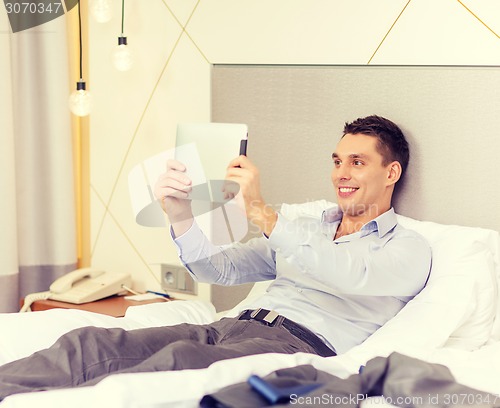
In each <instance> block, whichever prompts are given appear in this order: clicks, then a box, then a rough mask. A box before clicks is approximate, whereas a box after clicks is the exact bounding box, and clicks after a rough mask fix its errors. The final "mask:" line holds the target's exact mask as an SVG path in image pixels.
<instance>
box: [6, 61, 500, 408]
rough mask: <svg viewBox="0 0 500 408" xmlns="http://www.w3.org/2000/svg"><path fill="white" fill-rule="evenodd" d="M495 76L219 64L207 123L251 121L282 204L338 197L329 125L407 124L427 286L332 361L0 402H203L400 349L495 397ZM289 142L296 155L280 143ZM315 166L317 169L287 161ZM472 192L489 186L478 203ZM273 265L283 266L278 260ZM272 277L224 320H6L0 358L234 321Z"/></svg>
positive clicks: (187, 305)
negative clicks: (252, 379)
mask: <svg viewBox="0 0 500 408" xmlns="http://www.w3.org/2000/svg"><path fill="white" fill-rule="evenodd" d="M495 84H497V85H500V71H499V70H498V69H496V68H495V69H494V68H491V67H490V68H488V67H486V68H481V67H360V66H358V67H349V66H337V67H298V66H295V67H283V66H280V67H277V66H274V67H264V66H256V67H252V66H241V67H232V66H220V67H217V66H215V67H214V70H213V78H212V119H213V121H219V122H234V123H248V125H249V130H250V132H249V156H251V157H252V159H254V161H255V162H256V164H257V165H258V166H259V167H260V168H261V174H272V175H273V178H272V179H270V178H269V179H266V180H263V183H262V187H263V195H264V197H266V199H267V200H268V202H270V203H273V204H274V203H278V202H283V201H285V202H303V201H301V200H310V201H311V203H312V202H313V201H314V203H315V204H314V205H313V204H311V205H313V206H318V205H319V206H323V207H324V206H328V205H329V204H330V203H328V202H326V201H315V200H319V199H321V198H324V194H325V191H329V189H330V185H329V180H328V178H327V177H326V178H325V180H320V179H319V178H318V174H320V175H323V174H329V171H330V166H331V160H326V161H324V162H322V161H321V160H320V159H318V158H321V157H323V156H324V153H325V151H324V150H325V146H329V145H331V143H332V129H341V126H342V125H343V122H344V121H345V120H352V119H354V118H355V116H353V115H358V116H363V115H369V114H373V113H378V114H381V115H383V116H386V117H388V118H390V119H392V120H394V121H395V122H397V123H402V124H404V125H405V126H404V129H403V130H404V131H405V132H406V134H407V136H408V138H409V142H410V145H411V147H412V149H413V156H412V163H411V165H410V168H409V171H408V175H407V180H406V183H405V184H404V185H403V188H402V190H401V192H400V195H399V197H397V200H396V209H397V210H398V212H400V213H402V214H405V215H408V216H409V217H413V218H409V217H403V216H399V221H400V222H401V224H402V225H403V226H405V227H407V228H411V229H414V230H416V231H417V232H419V233H421V234H422V235H424V236H425V237H426V238H427V239H428V241H429V243H430V245H431V247H432V252H433V265H432V272H431V275H430V279H429V282H428V285H427V286H426V287H425V289H424V290H423V291H422V292H421V293H420V294H419V295H418V296H416V297H415V298H414V299H413V300H412V301H410V302H409V303H408V304H407V306H406V307H405V308H403V309H402V310H401V312H400V313H399V314H398V315H396V316H395V317H394V318H393V319H391V320H390V321H389V322H388V323H387V324H385V325H384V326H383V327H382V328H380V329H379V330H378V331H377V332H375V333H374V334H373V335H372V336H371V337H369V338H368V339H367V340H366V341H365V342H364V343H362V344H361V345H359V346H356V347H354V348H353V349H351V350H350V351H348V352H347V353H345V354H342V355H340V356H337V357H329V358H322V357H318V356H315V355H310V354H305V353H298V354H294V355H279V354H273V353H270V354H263V355H258V356H249V357H242V358H238V359H234V360H226V361H221V362H217V363H215V364H213V365H211V366H210V367H208V368H206V369H202V370H186V371H178V372H156V373H142V374H122V375H112V376H109V377H108V378H106V379H105V380H103V381H102V382H100V383H99V384H97V385H95V386H93V387H85V388H75V389H65V390H55V391H48V392H43V393H33V394H20V395H13V396H11V397H8V398H7V399H5V400H4V401H3V402H2V403H1V404H0V407H1V408H4V407H6V408H12V407H27V406H37V407H40V408H42V407H51V408H54V407H67V406H71V407H101V406H102V407H107V408H112V407H141V408H146V407H147V408H153V407H154V408H158V407H196V406H198V404H199V401H200V399H201V398H202V397H203V396H204V395H206V394H210V393H213V392H215V391H217V390H220V389H223V388H224V387H226V386H228V385H231V384H236V383H239V382H244V381H246V380H247V379H248V378H249V376H250V375H252V374H256V375H259V376H266V375H267V374H269V373H272V372H274V371H276V370H279V369H282V368H287V367H295V366H298V365H303V364H311V365H312V366H314V367H316V368H317V369H319V370H322V371H324V372H327V373H330V374H333V375H336V376H339V377H341V378H346V377H348V376H349V375H352V374H355V373H357V372H358V371H359V369H360V367H361V366H363V365H365V364H366V363H367V362H368V361H370V360H371V359H373V358H374V357H376V356H382V357H386V356H389V355H391V353H393V352H398V353H401V354H403V355H406V356H410V357H415V358H417V359H419V360H421V361H427V362H431V363H438V364H443V365H445V366H447V367H449V368H450V370H451V372H452V374H453V375H454V376H455V378H456V380H457V381H458V382H460V383H462V384H464V385H468V386H470V387H472V388H474V389H478V390H483V391H487V392H490V393H493V394H500V382H499V381H498V379H499V378H500V365H499V364H495V363H492V362H497V361H500V303H499V302H498V290H499V284H500V242H499V241H500V239H499V233H498V231H500V217H498V215H496V214H498V201H499V195H498V194H500V189H499V188H498V185H499V184H498V171H496V168H495V166H496V162H497V157H496V156H495V155H497V152H498V146H499V145H498V137H497V133H498V129H499V128H500V116H499V115H498V114H497V110H498V108H497V106H499V103H500V102H499V98H500V94H499V93H498V92H497V89H498V86H494V85H495ZM429 95H432V98H431V97H429ZM339 101H341V103H339ZM353 112H355V113H354V114H353ZM478 123H480V124H481V127H480V131H478ZM471 135H474V137H471ZM290 139H292V140H293V142H294V145H293V149H285V148H283V146H285V147H286V146H288V145H289V143H290ZM450 140H452V141H453V143H450ZM485 146H487V147H488V148H485ZM276 152H280V154H276ZM327 156H328V154H327ZM442 158H445V160H444V162H443V159H442ZM326 159H328V157H326ZM311 160H314V161H313V162H314V163H315V166H309V167H308V168H304V167H303V166H290V165H289V163H301V162H304V161H311ZM464 161H465V162H467V163H468V164H470V163H471V162H472V163H473V166H472V167H471V165H464V164H463V163H464ZM443 169H444V171H443ZM290 180H293V185H290ZM311 180H314V182H311ZM296 185H300V186H303V188H301V189H300V190H299V189H297V188H295V187H296ZM464 186H465V187H466V189H467V190H466V191H468V192H467V193H466V194H464V190H465V189H464ZM476 191H481V192H482V194H481V197H479V199H481V200H480V201H478V194H475V193H476ZM484 197H486V198H487V199H482V198H484ZM278 200H282V201H278ZM301 208H302V209H301V210H300V211H308V210H304V207H303V206H302V207H301ZM283 211H284V212H285V213H286V215H287V216H288V217H290V218H293V217H297V216H299V215H300V214H299V213H298V212H299V211H298V209H297V207H294V206H284V207H283ZM310 212H311V213H314V214H317V213H318V209H317V208H311V209H310ZM492 214H493V215H492ZM420 220H430V221H432V222H430V221H420ZM456 224H460V225H456ZM278 262H283V260H282V259H280V258H279V257H278ZM266 285H267V283H264V282H263V283H258V284H256V285H254V287H253V288H252V290H251V291H250V293H249V294H248V296H246V298H245V299H243V300H242V301H241V302H239V304H238V305H237V306H236V307H234V308H231V309H230V310H228V311H227V312H225V313H222V314H221V313H217V312H216V308H215V307H214V305H213V304H210V303H206V302H201V301H182V302H180V301H176V302H169V303H162V304H152V305H145V306H136V307H132V308H129V310H128V311H127V314H126V316H125V317H123V318H111V317H108V316H104V315H98V314H93V313H88V312H82V311H76V310H50V311H46V312H36V313H26V314H22V315H18V314H2V315H0V327H2V334H1V335H0V364H3V363H5V362H8V361H12V360H15V359H17V358H21V357H24V356H27V355H29V354H31V353H32V352H34V351H35V350H37V349H39V348H44V347H47V346H49V345H51V344H52V343H53V342H54V341H55V340H56V338H57V337H59V336H60V335H61V334H63V333H65V332H67V331H69V330H71V329H73V328H77V327H82V326H87V325H96V326H100V327H123V328H125V329H129V330H133V329H135V328H142V327H150V326H159V325H172V324H177V323H180V322H191V323H207V322H210V321H213V320H215V319H218V318H220V317H221V315H227V316H234V315H236V314H237V312H238V310H239V309H242V308H244V307H245V304H246V303H247V302H248V301H249V300H251V299H253V298H254V297H255V296H258V295H259V293H262V291H264V290H265V288H266ZM213 290H216V289H215V288H214V289H213ZM224 293H225V295H226V292H224ZM219 297H227V296H219ZM216 306H217V310H220V305H217V304H216ZM187 384H189V387H188V386H187ZM371 401H372V400H367V401H364V402H363V403H362V405H367V406H368V405H369V404H370V403H371ZM497 403H500V399H499V401H497ZM377 405H378V406H380V405H382V403H381V402H380V401H378V402H377Z"/></svg>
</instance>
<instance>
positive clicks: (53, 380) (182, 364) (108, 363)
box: [0, 318, 316, 401]
mask: <svg viewBox="0 0 500 408" xmlns="http://www.w3.org/2000/svg"><path fill="white" fill-rule="evenodd" d="M297 352H306V353H313V354H316V351H315V350H314V349H313V348H312V347H311V346H310V345H308V344H307V343H305V342H304V341H302V340H300V339H299V338H298V337H295V336H294V335H292V334H290V333H289V332H288V330H286V329H285V328H284V327H282V326H281V325H277V326H274V327H271V326H267V325H265V324H263V323H262V322H259V321H255V320H237V319H236V318H224V319H221V320H220V321H217V322H214V323H211V324H208V325H193V324H180V325H176V326H167V327H158V328H147V329H139V330H130V331H126V330H123V329H103V328H96V327H84V328H81V329H76V330H73V331H71V332H69V333H67V334H65V335H64V336H62V337H61V338H60V339H59V340H58V341H57V342H56V343H55V344H54V345H53V346H52V347H50V348H48V349H45V350H42V351H39V352H36V353H34V354H33V355H31V356H29V357H26V358H23V359H20V360H17V361H13V362H11V363H8V364H6V365H3V366H1V367H0V401H1V400H2V399H4V398H5V397H7V396H8V395H11V394H17V393H23V392H32V391H42V390H49V389H54V388H65V387H76V386H85V385H93V384H96V383H97V382H99V381H100V380H101V379H102V378H104V377H105V376H106V375H108V374H110V373H118V372H120V373H132V372H133V373H138V372H151V371H169V370H182V369H196V368H205V367H208V366H209V365H210V364H212V363H214V362H215V361H219V360H225V359H229V358H235V357H241V356H246V355H251V354H262V353H284V354H292V353H297Z"/></svg>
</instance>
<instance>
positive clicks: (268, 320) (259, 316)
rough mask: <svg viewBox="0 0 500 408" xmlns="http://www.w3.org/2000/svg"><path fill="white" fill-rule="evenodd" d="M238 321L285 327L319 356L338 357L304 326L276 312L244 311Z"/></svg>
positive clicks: (261, 310)
mask: <svg viewBox="0 0 500 408" xmlns="http://www.w3.org/2000/svg"><path fill="white" fill-rule="evenodd" d="M238 320H257V321H259V322H262V323H263V324H265V325H267V326H283V327H284V328H285V329H287V330H288V331H289V332H290V334H292V335H294V336H295V337H297V338H298V339H300V340H302V341H303V342H304V343H307V344H308V345H310V346H311V347H312V348H313V349H314V350H315V351H316V353H317V354H318V355H320V356H322V357H331V356H336V355H337V353H336V352H335V351H334V350H332V349H331V348H330V347H328V346H327V345H326V344H325V343H324V342H323V340H321V339H320V338H319V337H318V336H316V335H315V334H314V333H313V332H312V331H310V330H309V329H306V328H305V327H304V326H301V325H300V324H297V323H295V322H294V321H292V320H290V319H287V318H286V317H284V316H281V315H279V314H278V313H277V312H275V311H274V310H266V309H255V310H250V309H247V310H244V311H243V312H241V314H240V315H239V316H238Z"/></svg>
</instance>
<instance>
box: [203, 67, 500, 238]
mask: <svg viewBox="0 0 500 408" xmlns="http://www.w3.org/2000/svg"><path fill="white" fill-rule="evenodd" d="M499 89H500V68H498V67H460V66H447V67H438V66H255V65H253V66H248V65H216V66H214V67H213V71H212V120H213V121H214V122H236V123H239V122H241V123H247V124H248V126H249V141H248V156H249V157H250V158H251V159H252V160H253V161H254V162H255V163H256V164H257V165H258V166H259V168H260V170H261V175H262V179H263V180H262V188H263V195H264V198H265V199H266V200H267V201H268V202H269V203H271V204H276V205H278V204H280V203H282V202H304V201H308V200H315V199H320V198H325V199H328V200H330V201H335V197H334V193H333V189H332V186H331V183H330V171H331V166H332V161H331V153H332V152H333V150H334V148H335V145H336V143H337V142H338V140H339V138H340V135H341V132H342V129H343V125H344V123H345V122H346V121H352V120H354V119H356V118H358V117H363V116H367V115H371V114H378V115H381V116H385V117H387V118H389V119H391V120H393V121H394V122H396V123H397V124H398V125H400V127H401V128H402V130H403V131H404V132H405V134H406V136H407V138H408V140H409V143H410V147H411V161H410V166H409V169H408V173H407V177H406V180H405V181H404V183H403V185H402V186H401V188H400V191H399V192H398V194H397V196H396V198H395V207H396V210H397V211H398V212H399V213H401V214H403V215H407V216H409V217H413V218H417V219H421V220H429V221H435V222H438V223H443V224H459V225H464V226H474V227H483V228H489V229H494V230H497V231H500V206H499V203H500V171H499V168H500V110H499V107H500V92H498V90H499Z"/></svg>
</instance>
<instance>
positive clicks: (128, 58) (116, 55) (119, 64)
mask: <svg viewBox="0 0 500 408" xmlns="http://www.w3.org/2000/svg"><path fill="white" fill-rule="evenodd" d="M112 57H113V65H114V66H115V68H116V69H117V70H118V71H128V70H129V69H130V68H132V65H134V58H133V56H132V52H131V51H130V48H129V46H128V45H127V37H124V36H120V37H118V45H117V46H116V48H115V49H114V51H113V55H112Z"/></svg>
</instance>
